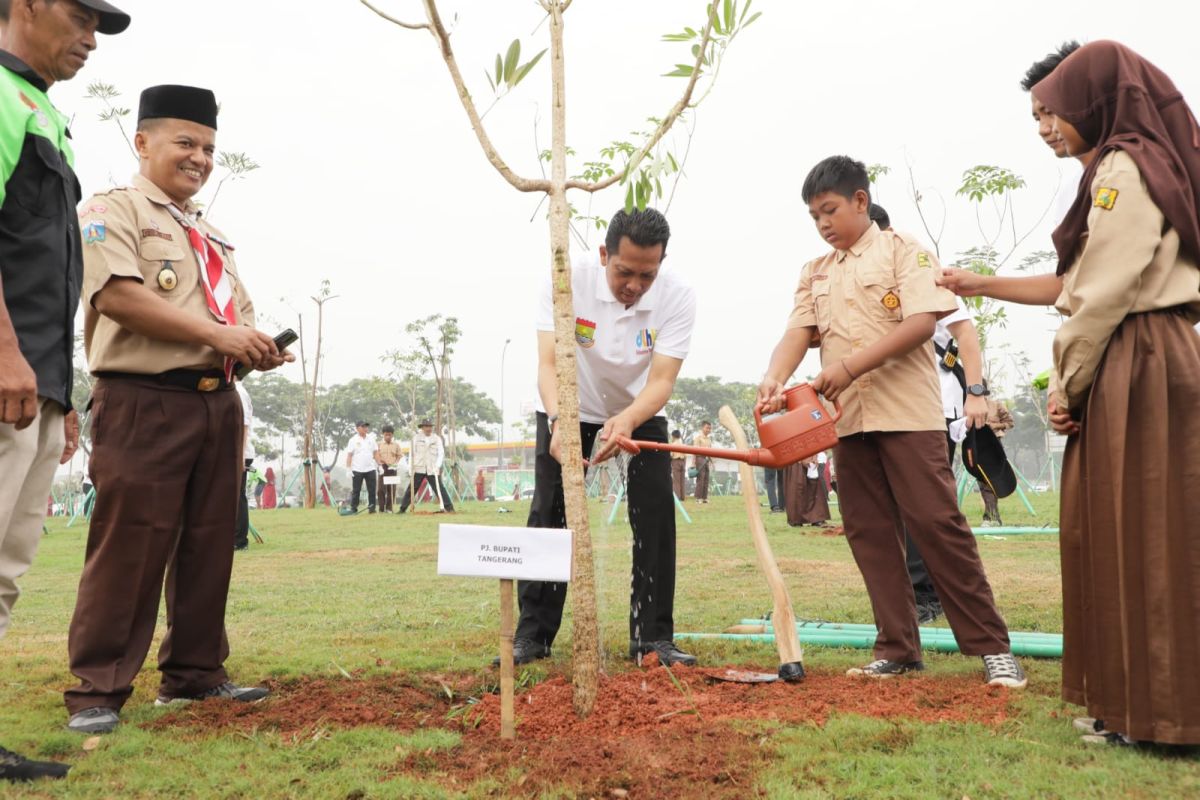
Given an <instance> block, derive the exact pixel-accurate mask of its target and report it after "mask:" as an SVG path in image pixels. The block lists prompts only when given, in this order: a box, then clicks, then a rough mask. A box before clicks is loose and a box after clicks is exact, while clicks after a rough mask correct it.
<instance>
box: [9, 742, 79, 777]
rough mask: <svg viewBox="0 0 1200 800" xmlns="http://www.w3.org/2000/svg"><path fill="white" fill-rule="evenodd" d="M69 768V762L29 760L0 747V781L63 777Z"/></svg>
mask: <svg viewBox="0 0 1200 800" xmlns="http://www.w3.org/2000/svg"><path fill="white" fill-rule="evenodd" d="M70 768H71V765H70V764H59V763H58V762H57V761H30V760H29V759H28V758H25V756H21V755H17V754H16V753H14V752H13V751H11V750H6V749H4V748H3V747H0V781H12V782H13V783H18V782H24V781H32V780H36V779H37V778H65V777H67V770H69V769H70Z"/></svg>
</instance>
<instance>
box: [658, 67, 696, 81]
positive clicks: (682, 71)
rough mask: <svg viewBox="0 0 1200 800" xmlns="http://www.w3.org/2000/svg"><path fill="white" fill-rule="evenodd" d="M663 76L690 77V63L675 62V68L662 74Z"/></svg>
mask: <svg viewBox="0 0 1200 800" xmlns="http://www.w3.org/2000/svg"><path fill="white" fill-rule="evenodd" d="M663 77H664V78H690V77H692V65H691V64H676V65H675V69H674V70H672V71H671V72H667V73H665V74H664V75H663Z"/></svg>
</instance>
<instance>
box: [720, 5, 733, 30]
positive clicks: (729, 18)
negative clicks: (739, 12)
mask: <svg viewBox="0 0 1200 800" xmlns="http://www.w3.org/2000/svg"><path fill="white" fill-rule="evenodd" d="M722 16H723V17H724V18H725V32H726V33H729V32H730V31H732V30H733V0H725V8H724V9H723V13H722Z"/></svg>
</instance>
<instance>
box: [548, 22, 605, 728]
mask: <svg viewBox="0 0 1200 800" xmlns="http://www.w3.org/2000/svg"><path fill="white" fill-rule="evenodd" d="M550 54H551V55H550V69H551V75H552V80H553V85H554V93H553V100H552V106H553V116H552V140H551V142H552V144H551V177H550V182H551V189H550V265H551V271H552V279H553V286H554V369H555V376H556V378H557V380H558V435H559V442H560V444H561V446H562V483H563V499H564V500H565V501H566V509H567V527H568V528H570V529H571V531H573V533H574V539H573V542H572V545H573V548H572V568H571V598H572V599H571V607H572V610H573V619H574V630H573V634H574V654H573V655H574V675H573V682H574V687H575V689H574V706H575V713H576V714H577V715H578V716H579V717H581V718H582V717H586V716H588V715H589V714H591V713H592V709H593V707H594V706H595V705H596V691H597V687H598V684H599V675H600V632H599V628H598V625H597V620H596V576H595V571H594V570H595V564H594V562H593V559H592V532H591V528H590V527H589V525H588V508H587V495H586V493H585V491H584V483H583V455H582V446H581V444H580V436H579V388H578V382H577V377H576V365H575V313H574V307H573V303H572V299H571V258H570V253H569V246H570V231H569V229H568V225H569V224H570V220H569V217H568V208H567V193H566V180H567V108H566V81H565V74H566V72H565V68H564V64H563V18H562V7H561V6H560V5H559V4H553V5H552V6H551V7H550Z"/></svg>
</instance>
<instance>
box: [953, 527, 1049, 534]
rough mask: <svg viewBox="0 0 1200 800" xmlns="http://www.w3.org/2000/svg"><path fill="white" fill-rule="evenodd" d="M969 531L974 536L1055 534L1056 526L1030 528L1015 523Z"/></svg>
mask: <svg viewBox="0 0 1200 800" xmlns="http://www.w3.org/2000/svg"><path fill="white" fill-rule="evenodd" d="M971 533H973V534H975V535H976V536H1021V535H1023V534H1035V533H1043V534H1049V535H1053V536H1057V535H1058V528H1031V527H1020V526H1015V525H1004V526H1001V527H999V528H971Z"/></svg>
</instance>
